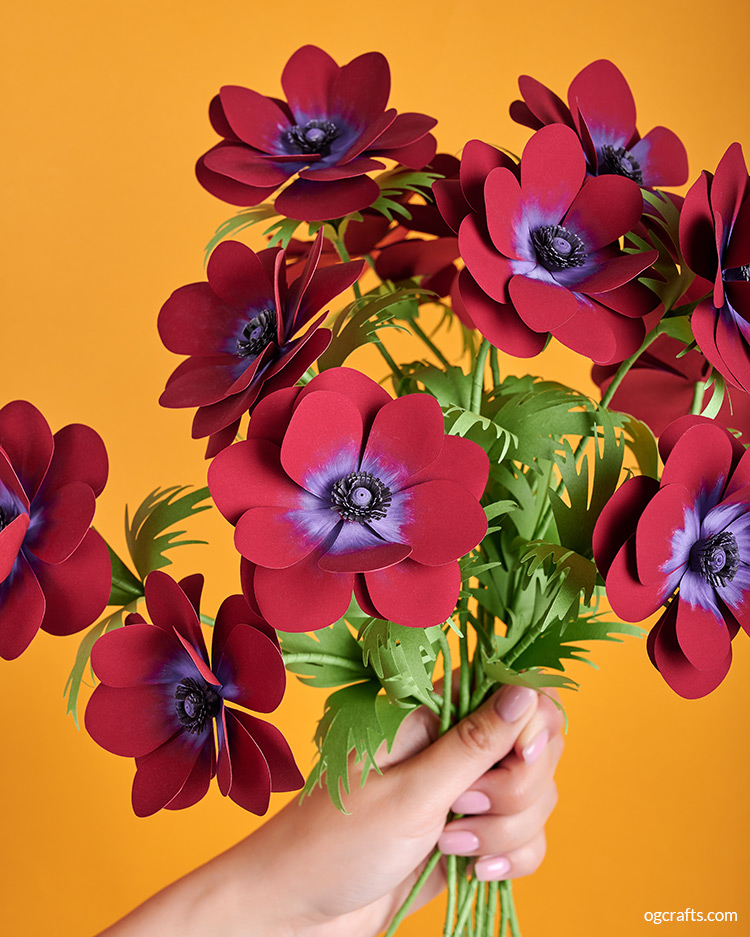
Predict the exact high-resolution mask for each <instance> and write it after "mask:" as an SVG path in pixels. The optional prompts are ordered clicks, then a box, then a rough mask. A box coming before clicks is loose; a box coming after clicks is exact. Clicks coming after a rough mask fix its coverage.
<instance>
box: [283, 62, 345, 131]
mask: <svg viewBox="0 0 750 937" xmlns="http://www.w3.org/2000/svg"><path fill="white" fill-rule="evenodd" d="M339 71H340V68H339V66H338V65H337V64H336V62H335V61H334V60H333V59H332V58H331V56H330V55H329V54H328V53H327V52H324V51H323V50H322V49H320V48H318V46H313V45H306V46H302V48H301V49H297V51H296V52H295V53H294V55H292V57H291V58H290V59H289V61H288V62H287V63H286V65H285V66H284V71H283V72H282V74H281V87H282V88H283V89H284V94H285V95H286V98H287V101H288V102H289V106H290V107H291V109H292V113H293V114H294V115H295V119H296V120H298V121H303V120H305V119H306V118H320V117H321V116H322V115H324V114H326V113H327V111H326V105H327V103H328V99H329V98H330V95H331V89H332V88H333V83H334V81H335V80H336V76H337V75H338V73H339Z"/></svg>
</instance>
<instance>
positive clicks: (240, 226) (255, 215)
mask: <svg viewBox="0 0 750 937" xmlns="http://www.w3.org/2000/svg"><path fill="white" fill-rule="evenodd" d="M277 214H278V213H277V211H276V209H275V208H274V207H273V205H270V204H267V205H256V206H254V207H253V208H245V209H243V210H242V211H240V212H237V214H236V215H235V216H234V217H233V218H228V219H227V220H226V221H222V223H221V224H220V225H219V227H218V228H217V229H216V233H215V234H214V236H213V237H212V238H211V240H210V241H209V242H208V244H206V249H205V259H204V266H205V265H206V264H208V258H209V257H210V256H211V254H212V253H213V250H214V248H215V247H216V246H217V245H218V244H219V243H221V241H223V240H225V239H226V238H228V237H231V236H232V235H234V234H239V233H240V231H243V230H244V229H245V228H249V227H251V225H254V224H258V222H260V221H266V220H267V219H268V218H273V217H275V216H276V215H277Z"/></svg>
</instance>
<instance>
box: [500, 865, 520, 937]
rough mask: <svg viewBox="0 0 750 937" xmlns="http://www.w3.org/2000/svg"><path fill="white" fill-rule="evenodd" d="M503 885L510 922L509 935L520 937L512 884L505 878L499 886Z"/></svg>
mask: <svg viewBox="0 0 750 937" xmlns="http://www.w3.org/2000/svg"><path fill="white" fill-rule="evenodd" d="M503 886H505V889H504V890H505V899H506V901H507V904H508V923H509V924H510V933H511V937H521V928H520V927H519V925H518V918H517V917H516V906H515V904H514V903H513V885H512V884H511V883H510V882H509V881H508V880H507V879H506V880H505V881H504V882H501V883H500V888H503Z"/></svg>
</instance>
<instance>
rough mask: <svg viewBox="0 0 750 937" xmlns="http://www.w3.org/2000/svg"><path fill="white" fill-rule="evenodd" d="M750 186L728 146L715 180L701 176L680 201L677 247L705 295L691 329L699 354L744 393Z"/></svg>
mask: <svg viewBox="0 0 750 937" xmlns="http://www.w3.org/2000/svg"><path fill="white" fill-rule="evenodd" d="M749 191H750V185H748V174H747V167H746V165H745V160H744V157H743V155H742V147H741V146H740V145H739V143H733V144H732V145H731V146H730V147H729V149H728V150H727V151H726V153H725V154H724V155H723V156H722V158H721V161H720V162H719V165H718V166H717V167H716V174H715V175H712V174H711V173H710V172H705V171H704V172H702V173H701V175H700V177H699V178H698V180H697V181H696V182H695V183H694V184H693V185H692V187H691V188H690V191H689V192H688V194H687V195H686V196H685V203H684V205H683V208H682V213H681V215H680V246H681V248H682V253H683V255H684V257H685V260H686V262H687V264H688V266H689V267H690V269H691V270H693V271H694V272H695V273H697V274H698V277H699V278H702V280H703V281H704V286H705V287H706V290H707V291H710V295H709V297H708V298H707V299H704V300H703V301H702V302H701V303H699V305H698V306H697V308H696V309H695V312H694V313H693V316H692V319H691V324H692V328H693V334H694V335H695V338H696V341H697V342H698V344H699V345H700V348H701V351H702V352H703V354H704V355H705V356H706V357H707V358H708V360H709V361H710V362H711V364H712V365H713V366H714V367H715V368H716V369H717V371H720V372H721V374H723V376H724V377H725V378H726V379H727V380H728V381H729V383H730V384H734V386H735V387H739V388H741V389H742V390H744V391H750V282H748V281H750V196H749V195H748V193H749Z"/></svg>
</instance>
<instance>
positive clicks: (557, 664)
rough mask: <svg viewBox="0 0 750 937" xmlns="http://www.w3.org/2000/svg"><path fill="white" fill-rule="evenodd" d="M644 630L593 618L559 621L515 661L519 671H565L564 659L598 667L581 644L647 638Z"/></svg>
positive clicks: (585, 617)
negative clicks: (550, 669) (543, 668)
mask: <svg viewBox="0 0 750 937" xmlns="http://www.w3.org/2000/svg"><path fill="white" fill-rule="evenodd" d="M645 633H646V632H645V631H644V629H643V628H639V627H638V626H637V625H630V624H625V623H623V622H619V621H600V620H598V619H597V618H596V617H595V616H593V615H588V616H582V617H581V618H577V619H575V620H573V621H568V622H564V621H561V622H556V623H553V624H551V625H550V626H549V627H548V628H546V629H545V630H544V631H543V632H542V633H541V634H540V635H539V636H538V637H537V638H536V640H535V641H533V642H532V644H530V645H529V647H528V648H527V649H526V650H525V651H524V652H523V653H522V654H519V656H518V657H517V658H516V659H515V661H514V662H513V663H514V666H515V667H516V668H517V669H518V670H524V669H526V668H529V667H552V668H553V669H555V670H564V669H565V667H564V664H563V660H578V661H583V662H584V663H586V664H589V665H590V666H592V667H595V666H596V665H595V664H594V662H593V661H591V660H589V659H588V658H587V657H584V656H582V655H585V654H589V653H590V648H586V647H579V646H577V645H576V644H575V643H574V642H578V641H609V642H613V641H614V642H617V643H622V639H621V638H618V637H615V635H618V634H621V635H633V636H635V637H643V635H645Z"/></svg>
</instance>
